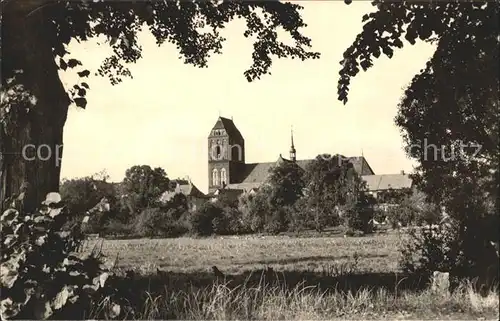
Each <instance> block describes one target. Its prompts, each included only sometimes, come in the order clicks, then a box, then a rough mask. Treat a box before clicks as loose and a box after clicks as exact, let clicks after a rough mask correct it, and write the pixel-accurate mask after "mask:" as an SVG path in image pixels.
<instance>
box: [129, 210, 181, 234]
mask: <svg viewBox="0 0 500 321" xmlns="http://www.w3.org/2000/svg"><path fill="white" fill-rule="evenodd" d="M180 216H181V215H179V211H178V209H170V210H169V211H168V212H165V211H164V210H162V209H160V208H148V209H145V210H143V211H142V212H141V214H139V216H138V217H137V219H136V221H135V225H134V232H135V234H136V235H137V236H141V237H178V236H181V235H183V234H185V233H186V232H188V230H187V228H186V227H185V226H184V225H183V224H182V223H181V222H179V220H178V219H176V218H177V217H180Z"/></svg>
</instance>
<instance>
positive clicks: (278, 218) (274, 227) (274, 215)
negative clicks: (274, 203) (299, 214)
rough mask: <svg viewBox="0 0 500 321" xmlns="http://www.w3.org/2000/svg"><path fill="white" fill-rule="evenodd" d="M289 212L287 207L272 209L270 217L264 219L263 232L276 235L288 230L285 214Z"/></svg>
mask: <svg viewBox="0 0 500 321" xmlns="http://www.w3.org/2000/svg"><path fill="white" fill-rule="evenodd" d="M289 212H290V208H289V207H288V206H284V207H280V208H276V209H273V210H272V212H271V215H269V216H267V217H266V223H265V225H264V231H265V232H266V233H271V234H278V233H280V232H284V231H286V230H287V229H288V220H287V214H288V213H289Z"/></svg>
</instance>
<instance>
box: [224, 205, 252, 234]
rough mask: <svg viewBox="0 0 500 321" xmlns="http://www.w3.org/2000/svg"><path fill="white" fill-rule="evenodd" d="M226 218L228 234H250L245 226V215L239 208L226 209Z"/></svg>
mask: <svg viewBox="0 0 500 321" xmlns="http://www.w3.org/2000/svg"><path fill="white" fill-rule="evenodd" d="M224 216H225V220H226V222H227V234H243V233H247V232H249V230H248V229H247V228H246V226H245V224H244V221H243V217H242V216H243V214H242V213H241V212H240V211H239V210H238V209H237V208H232V207H226V208H224Z"/></svg>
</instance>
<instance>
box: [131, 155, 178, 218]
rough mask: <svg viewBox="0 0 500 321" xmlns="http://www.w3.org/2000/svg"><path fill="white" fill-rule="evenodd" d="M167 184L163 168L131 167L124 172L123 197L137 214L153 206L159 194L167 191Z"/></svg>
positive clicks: (167, 180)
mask: <svg viewBox="0 0 500 321" xmlns="http://www.w3.org/2000/svg"><path fill="white" fill-rule="evenodd" d="M169 182H170V180H169V179H168V177H167V174H166V173H165V170H163V168H160V167H157V168H154V169H153V168H151V167H150V166H149V165H136V166H132V167H131V168H129V169H127V171H126V172H125V178H124V179H123V183H122V184H123V192H124V195H123V197H124V198H126V199H127V200H128V201H129V202H131V205H132V206H131V208H132V210H133V212H137V211H140V210H142V209H145V208H147V207H150V206H151V205H153V204H155V203H156V202H157V201H158V198H159V197H160V196H161V194H162V193H163V192H165V191H167V190H168V189H169Z"/></svg>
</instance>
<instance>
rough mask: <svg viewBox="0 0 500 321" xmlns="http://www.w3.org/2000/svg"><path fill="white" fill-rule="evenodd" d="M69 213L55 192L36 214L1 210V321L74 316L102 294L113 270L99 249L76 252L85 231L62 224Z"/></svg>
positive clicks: (11, 209)
mask: <svg viewBox="0 0 500 321" xmlns="http://www.w3.org/2000/svg"><path fill="white" fill-rule="evenodd" d="M69 217H70V216H69V213H68V211H67V209H65V208H64V207H62V205H61V197H60V195H59V194H57V193H50V194H48V195H47V199H46V200H45V201H44V203H43V204H42V207H41V208H40V210H39V211H37V212H35V213H23V212H22V211H20V210H19V209H18V208H9V209H7V210H6V211H5V212H4V213H3V214H2V216H1V219H0V221H1V231H2V243H1V254H2V260H1V286H2V291H1V310H0V312H1V317H2V320H5V319H11V318H16V319H47V318H56V319H75V318H78V317H84V315H83V311H84V310H85V309H86V308H89V307H90V304H91V301H92V300H93V299H95V300H98V299H102V295H103V293H104V292H102V290H103V287H105V285H106V281H107V278H108V277H109V275H110V274H109V273H108V271H106V270H105V269H104V268H103V267H102V265H101V263H102V262H101V260H100V258H99V257H98V256H97V255H96V253H95V252H93V253H91V254H90V255H89V256H87V257H85V258H80V257H78V256H76V255H75V251H76V250H77V249H78V247H79V246H80V245H81V242H82V241H83V235H82V234H81V233H80V224H76V225H74V226H72V227H71V228H69V229H64V228H63V227H64V225H65V223H66V222H67V220H68V218H69ZM105 290H107V289H105Z"/></svg>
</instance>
